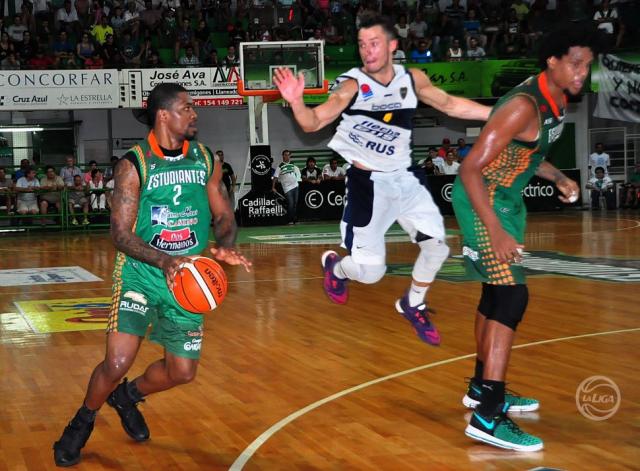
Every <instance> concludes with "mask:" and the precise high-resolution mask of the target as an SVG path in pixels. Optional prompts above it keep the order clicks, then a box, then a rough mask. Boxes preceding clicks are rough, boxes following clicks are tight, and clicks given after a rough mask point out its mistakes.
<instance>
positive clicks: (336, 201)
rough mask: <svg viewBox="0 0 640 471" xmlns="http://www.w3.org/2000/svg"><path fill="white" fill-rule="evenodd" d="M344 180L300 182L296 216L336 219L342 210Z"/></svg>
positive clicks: (308, 219) (310, 219)
mask: <svg viewBox="0 0 640 471" xmlns="http://www.w3.org/2000/svg"><path fill="white" fill-rule="evenodd" d="M344 188H345V185H344V180H342V181H341V180H327V181H324V182H321V183H320V184H319V185H314V184H312V183H308V182H302V183H301V184H300V190H299V193H298V218H300V219H301V220H304V221H322V220H336V219H340V218H342V211H343V210H344V204H345V201H346V199H345V196H344Z"/></svg>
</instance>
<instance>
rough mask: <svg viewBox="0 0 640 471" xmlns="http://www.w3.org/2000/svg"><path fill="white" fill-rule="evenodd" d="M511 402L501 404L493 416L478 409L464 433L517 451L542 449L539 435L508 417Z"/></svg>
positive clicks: (490, 443) (542, 444) (475, 438)
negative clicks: (531, 432) (526, 430)
mask: <svg viewBox="0 0 640 471" xmlns="http://www.w3.org/2000/svg"><path fill="white" fill-rule="evenodd" d="M508 409H509V403H508V402H505V403H504V404H501V405H500V408H499V409H498V412H497V413H495V414H494V415H493V416H491V417H483V416H481V415H480V414H479V413H478V411H477V410H476V411H474V412H473V414H472V415H471V421H470V422H469V425H467V428H466V429H465V431H464V433H465V435H467V436H468V437H471V438H473V439H474V440H478V441H481V442H483V443H487V444H489V445H493V446H496V447H498V448H504V449H507V450H515V451H524V452H531V451H540V450H542V449H543V448H544V443H543V442H542V440H540V439H539V438H538V437H535V436H533V435H530V434H528V433H526V432H523V431H522V430H520V427H518V425H517V424H516V423H515V422H514V421H513V420H511V419H510V418H509V417H507V410H508Z"/></svg>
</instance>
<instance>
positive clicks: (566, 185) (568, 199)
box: [556, 178, 580, 203]
mask: <svg viewBox="0 0 640 471" xmlns="http://www.w3.org/2000/svg"><path fill="white" fill-rule="evenodd" d="M556 186H557V187H558V190H560V192H561V193H562V195H560V196H558V198H559V199H560V201H562V202H563V203H575V202H576V201H578V197H579V196H580V187H579V186H578V184H577V183H576V182H574V181H573V180H571V179H570V178H563V179H562V180H560V181H558V182H557V183H556Z"/></svg>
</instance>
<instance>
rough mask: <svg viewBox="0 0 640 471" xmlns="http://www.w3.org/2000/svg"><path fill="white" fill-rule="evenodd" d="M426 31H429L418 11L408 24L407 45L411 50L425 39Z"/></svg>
mask: <svg viewBox="0 0 640 471" xmlns="http://www.w3.org/2000/svg"><path fill="white" fill-rule="evenodd" d="M427 31H429V25H428V24H427V22H426V21H424V16H423V15H422V13H421V12H420V11H418V12H416V16H415V18H414V19H413V21H412V22H411V23H409V43H410V45H411V49H413V47H415V45H416V44H418V42H419V41H420V40H422V39H425V38H426V36H427ZM408 50H409V49H408Z"/></svg>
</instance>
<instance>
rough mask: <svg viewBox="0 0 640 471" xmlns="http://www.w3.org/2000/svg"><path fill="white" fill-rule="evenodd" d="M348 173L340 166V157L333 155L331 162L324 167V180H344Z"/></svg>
mask: <svg viewBox="0 0 640 471" xmlns="http://www.w3.org/2000/svg"><path fill="white" fill-rule="evenodd" d="M346 175H347V173H346V172H345V170H344V168H342V167H338V159H336V158H335V157H331V159H330V160H329V163H328V164H327V165H325V166H324V168H323V169H322V180H324V181H326V180H344V178H345V177H346Z"/></svg>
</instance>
